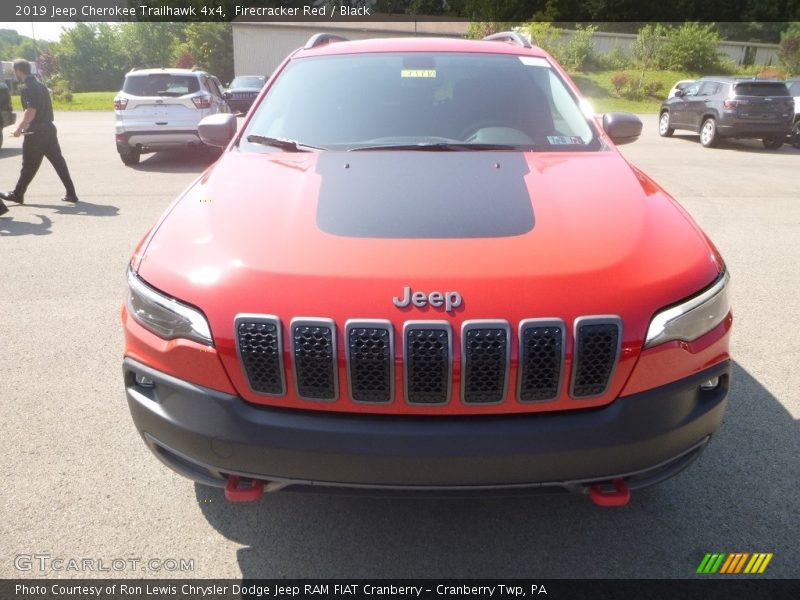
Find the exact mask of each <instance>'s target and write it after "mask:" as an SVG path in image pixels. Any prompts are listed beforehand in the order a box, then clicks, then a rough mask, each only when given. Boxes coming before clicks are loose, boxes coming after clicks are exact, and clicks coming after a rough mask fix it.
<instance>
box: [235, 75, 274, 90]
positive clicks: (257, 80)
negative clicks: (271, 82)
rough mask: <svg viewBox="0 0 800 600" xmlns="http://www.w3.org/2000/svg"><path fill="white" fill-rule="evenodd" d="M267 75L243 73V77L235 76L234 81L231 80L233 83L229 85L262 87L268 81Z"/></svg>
mask: <svg viewBox="0 0 800 600" xmlns="http://www.w3.org/2000/svg"><path fill="white" fill-rule="evenodd" d="M266 80H267V78H266V77H257V76H254V75H242V76H241V77H235V78H234V79H233V81H231V85H230V86H229V87H232V88H237V87H240V88H260V87H262V86H263V85H264V83H265V82H266Z"/></svg>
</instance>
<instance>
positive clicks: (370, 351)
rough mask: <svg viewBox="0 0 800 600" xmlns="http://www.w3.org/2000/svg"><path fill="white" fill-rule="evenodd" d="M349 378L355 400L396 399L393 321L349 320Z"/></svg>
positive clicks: (347, 339)
mask: <svg viewBox="0 0 800 600" xmlns="http://www.w3.org/2000/svg"><path fill="white" fill-rule="evenodd" d="M345 348H346V350H347V378H348V388H349V390H350V399H351V400H353V401H354V402H369V403H378V402H391V401H392V400H393V399H394V332H393V328H392V324H391V322H390V321H379V320H364V321H348V322H347V324H346V325H345Z"/></svg>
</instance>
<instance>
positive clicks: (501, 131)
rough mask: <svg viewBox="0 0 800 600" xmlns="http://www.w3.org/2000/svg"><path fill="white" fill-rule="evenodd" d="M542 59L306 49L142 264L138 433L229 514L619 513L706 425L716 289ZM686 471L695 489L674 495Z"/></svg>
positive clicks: (719, 352)
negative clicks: (382, 505)
mask: <svg viewBox="0 0 800 600" xmlns="http://www.w3.org/2000/svg"><path fill="white" fill-rule="evenodd" d="M641 128H642V123H641V122H640V121H639V119H638V118H637V117H635V116H633V115H631V114H628V113H606V114H605V115H604V116H603V117H602V118H596V117H594V116H593V115H592V114H591V113H590V112H589V109H588V107H587V104H586V102H585V101H583V100H582V97H581V95H580V93H579V91H578V89H577V88H576V86H575V84H574V83H573V82H572V81H571V79H570V78H569V76H567V74H566V73H565V72H564V70H563V69H562V68H561V67H560V66H559V65H558V64H557V63H556V62H555V61H554V60H553V58H552V57H551V56H549V55H548V54H547V53H545V52H543V51H542V50H540V49H538V48H536V47H533V46H531V44H530V43H529V42H528V40H527V39H526V38H524V37H522V36H519V35H517V34H514V33H501V34H495V35H493V36H489V37H488V38H486V39H484V40H457V39H433V38H430V39H429V38H413V39H381V40H364V41H347V40H345V39H343V38H341V37H338V36H334V35H330V34H317V35H315V36H313V37H312V38H311V39H310V40H309V41H308V43H307V44H306V45H305V47H303V48H300V49H298V50H297V51H295V52H293V53H292V54H291V55H290V56H289V57H287V58H286V59H285V60H284V62H283V63H282V64H281V65H280V67H279V68H278V69H276V71H275V72H274V73H273V75H272V76H271V77H270V79H269V81H268V82H267V83H266V85H265V86H264V88H263V90H261V92H260V93H259V95H258V97H257V99H256V100H255V102H254V105H253V107H252V108H251V109H250V110H249V112H248V114H247V116H246V117H245V118H244V120H243V121H242V122H241V123H238V122H237V118H236V116H235V115H233V114H229V113H220V114H216V115H212V116H209V117H206V118H205V119H203V121H202V122H201V123H200V126H199V133H200V137H201V139H202V141H203V142H204V143H205V144H208V145H215V146H220V147H224V148H225V150H224V152H223V154H222V155H221V157H220V158H219V160H218V161H216V163H215V164H213V165H212V166H211V167H209V168H208V170H206V171H205V172H204V173H203V174H202V175H201V176H200V177H199V178H198V179H197V180H196V181H195V182H194V183H193V184H192V185H190V186H189V188H188V189H186V190H185V192H183V193H182V194H181V196H180V197H179V198H178V199H177V200H175V201H174V202H173V204H172V205H171V206H170V207H169V208H168V210H167V211H166V212H165V213H164V215H163V216H162V217H161V219H160V220H159V221H158V222H157V223H156V224H155V225H154V226H153V227H152V229H151V230H150V231H149V232H148V233H147V234H146V235H145V236H144V238H143V239H142V240H141V242H140V243H139V245H138V247H137V248H136V250H135V252H134V255H133V257H132V259H131V261H130V266H129V270H128V283H129V291H128V295H127V299H126V301H125V304H124V307H123V310H122V320H123V323H124V330H125V352H124V363H123V374H124V384H125V388H126V391H127V398H128V403H129V407H130V411H131V414H132V416H133V421H134V423H135V425H136V427H137V429H138V430H139V432H140V433H141V435H142V437H143V439H144V442H145V443H146V444H147V445H148V447H149V448H150V449H151V450H152V451H153V453H155V454H156V456H157V457H158V458H159V459H161V461H163V462H164V463H165V464H166V465H168V466H169V467H171V468H172V469H174V470H175V471H177V472H178V473H180V474H182V475H184V476H186V477H189V478H191V479H193V480H195V481H198V482H200V483H202V484H206V485H210V486H218V487H224V488H225V496H226V497H227V498H228V499H229V500H232V501H244V500H255V499H257V498H259V497H260V496H261V495H262V494H263V493H264V492H265V491H267V492H271V491H277V490H280V489H284V488H286V489H290V490H310V489H314V490H337V489H338V490H341V489H342V488H347V489H348V490H349V491H352V492H372V493H378V494H384V493H385V494H389V493H403V492H406V493H409V492H410V493H415V494H434V493H435V494H438V495H442V494H443V493H445V494H446V493H447V492H453V493H454V495H455V494H458V493H468V492H469V493H486V494H493V493H524V492H536V491H540V492H553V491H566V492H571V493H576V494H585V495H587V496H588V497H589V498H590V499H591V500H592V501H593V502H594V503H596V504H598V505H601V506H620V505H624V504H626V503H627V502H628V501H629V500H630V495H631V491H633V490H636V489H639V488H642V487H645V486H648V485H652V484H655V483H658V482H660V481H663V480H664V479H666V478H668V477H670V476H673V475H675V474H676V473H678V472H679V471H681V470H682V469H683V468H684V467H686V466H687V465H688V464H690V463H691V462H692V461H693V460H694V459H695V458H697V457H698V455H700V453H701V452H702V450H703V449H704V448H705V447H706V445H707V444H708V442H709V440H710V439H711V437H712V435H713V434H714V432H715V431H716V430H717V428H718V427H719V425H720V422H721V421H722V417H723V413H724V411H725V406H726V398H727V394H728V388H729V380H730V373H731V366H730V356H729V350H728V341H729V334H730V331H731V324H732V313H731V309H730V306H729V301H728V281H729V275H728V272H727V271H726V267H725V263H724V262H723V260H722V258H721V256H720V254H719V253H718V251H717V250H716V248H715V247H714V245H713V244H712V242H711V241H710V240H709V239H708V238H707V237H706V235H705V234H704V233H703V231H701V230H700V228H699V227H698V225H697V224H696V223H695V222H694V221H693V220H692V218H691V217H690V216H689V215H688V214H687V213H686V212H685V211H684V210H683V209H682V208H681V207H680V206H679V205H678V204H677V203H676V201H675V200H673V199H672V198H671V197H670V196H669V195H668V194H667V193H666V192H664V191H663V190H662V189H661V188H660V187H659V186H658V185H657V184H656V183H654V182H653V180H651V179H650V178H648V176H647V175H645V174H644V173H642V172H641V171H639V170H638V169H637V168H636V167H634V166H632V165H631V164H630V163H628V162H627V161H626V160H625V159H624V158H623V157H622V155H621V154H620V153H619V151H618V150H617V148H616V145H619V144H625V143H628V142H633V141H635V140H636V139H637V138H638V137H639V134H640V132H641ZM687 476H689V475H688V474H687Z"/></svg>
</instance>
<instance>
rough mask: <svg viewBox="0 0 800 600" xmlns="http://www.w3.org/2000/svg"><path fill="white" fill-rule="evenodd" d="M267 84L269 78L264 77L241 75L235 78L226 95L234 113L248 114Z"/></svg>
mask: <svg viewBox="0 0 800 600" xmlns="http://www.w3.org/2000/svg"><path fill="white" fill-rule="evenodd" d="M265 83H267V78H266V77H265V76H263V75H239V76H238V77H235V78H234V79H233V81H231V84H230V85H229V86H228V89H227V90H225V93H224V97H225V100H227V102H228V106H230V107H231V110H232V111H233V112H239V113H246V112H247V111H248V110H250V107H251V106H252V105H253V102H254V101H255V99H256V96H258V93H259V92H260V91H261V88H263V87H264V84H265Z"/></svg>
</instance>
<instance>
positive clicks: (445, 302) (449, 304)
mask: <svg viewBox="0 0 800 600" xmlns="http://www.w3.org/2000/svg"><path fill="white" fill-rule="evenodd" d="M463 302H464V299H463V298H462V297H461V294H459V293H458V292H431V293H430V294H426V293H425V292H412V291H411V286H410V285H407V286H405V287H404V288H403V296H402V298H400V297H397V296H395V297H393V298H392V304H394V305H395V306H396V307H397V308H405V307H406V306H408V305H409V304H413V305H414V306H416V307H418V308H422V307H423V306H425V305H426V304H430V305H431V306H432V307H434V308H441V307H442V306H444V309H445V310H446V311H447V312H450V311H451V310H453V309H454V308H458V307H459V306H461V304H462V303H463Z"/></svg>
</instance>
